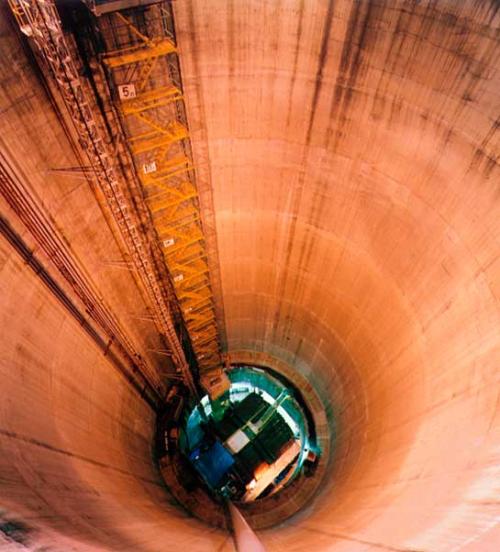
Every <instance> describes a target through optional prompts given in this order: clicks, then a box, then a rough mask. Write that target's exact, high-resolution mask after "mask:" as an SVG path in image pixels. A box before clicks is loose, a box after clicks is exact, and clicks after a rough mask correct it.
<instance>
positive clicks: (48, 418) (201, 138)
mask: <svg viewBox="0 0 500 552" xmlns="http://www.w3.org/2000/svg"><path fill="white" fill-rule="evenodd" d="M498 8H499V5H498V3H497V2H494V1H490V0H484V1H472V0H463V1H460V2H452V1H451V0H450V1H446V0H441V1H438V2H430V1H422V2H403V1H400V2H391V1H389V0H386V1H385V0H373V1H370V2H367V1H355V2H349V1H342V0H339V1H335V2H333V1H332V2H327V1H326V0H325V1H304V0H282V1H278V0H267V1H266V0H251V1H248V2H243V1H230V0H227V1H226V0H177V1H176V2H175V19H176V27H177V38H178V42H179V47H180V60H181V66H182V71H183V82H184V89H185V92H186V101H187V107H188V115H189V121H190V127H191V132H192V143H193V147H194V155H195V161H197V162H198V164H199V167H200V169H199V170H201V171H205V172H206V174H207V175H208V176H209V179H210V182H211V187H212V200H213V204H211V202H208V201H205V203H204V204H203V206H202V207H203V210H204V211H205V212H206V213H209V212H211V210H212V209H213V212H214V214H215V223H216V233H217V244H218V254H219V259H220V277H221V287H222V294H221V298H222V302H223V307H224V309H223V312H224V319H223V320H219V324H220V325H221V326H224V327H225V331H226V334H227V350H228V351H229V352H231V351H256V352H262V353H265V354H268V355H271V356H273V357H275V358H277V359H278V360H280V361H283V362H286V363H287V364H288V365H289V366H291V367H293V369H295V370H297V371H300V372H302V374H304V375H305V376H306V377H307V378H308V380H309V381H310V383H311V384H312V385H313V386H315V388H316V390H317V391H318V393H320V395H321V396H322V397H323V399H324V401H325V404H328V405H329V408H330V410H329V413H330V414H331V417H332V420H335V432H336V437H335V441H334V443H333V445H332V449H333V455H332V460H331V466H330V468H329V471H328V475H327V479H326V482H325V484H324V485H323V490H322V492H321V493H320V495H319V496H318V497H317V498H316V500H315V501H313V502H312V503H311V504H310V506H309V508H308V509H307V510H305V511H304V512H302V513H301V514H299V515H298V516H297V517H296V518H293V519H292V520H290V521H288V522H287V523H285V524H284V525H283V526H280V527H275V528H272V529H269V530H265V531H262V532H260V533H259V536H260V538H261V539H262V541H263V543H264V544H265V546H266V547H267V549H268V550H270V551H272V550H276V551H280V550H283V551H286V552H293V551H324V550H325V551H326V550H335V551H336V552H358V551H363V550H367V551H371V550H388V551H394V550H395V551H429V552H430V551H432V552H438V551H439V552H441V551H442V552H447V551H451V550H464V551H468V552H469V551H481V552H482V551H496V550H499V549H500V534H499V529H498V523H499V517H500V507H499V504H498V498H499V496H500V488H499V481H500V468H499V462H500V423H499V412H500V409H499V392H500V386H499V383H500V377H499V376H500V374H499V366H500V316H499V315H500V313H499V294H500V256H499V252H500V171H499V170H498V153H499V145H500V144H499V136H500V133H499V131H498V127H499V118H498V117H499V113H500V109H499V108H500V47H499V23H500V13H499V10H498ZM0 26H1V28H0V49H1V53H2V63H1V64H0V129H1V132H0V148H1V150H2V152H3V153H2V155H3V158H2V159H3V160H4V161H5V163H6V164H8V166H9V167H10V168H9V170H10V173H11V175H13V178H14V177H15V178H17V179H19V180H20V181H22V183H23V185H24V186H25V187H26V189H27V190H29V193H30V197H32V198H33V201H34V202H36V204H37V205H38V206H39V208H40V210H41V211H42V212H44V213H45V214H46V216H47V217H49V218H50V224H51V226H52V227H53V229H54V231H55V232H57V234H58V235H59V236H60V238H61V240H63V242H64V243H65V244H66V246H67V248H68V250H69V252H70V254H71V256H72V258H73V259H74V263H75V265H76V266H78V267H79V270H80V271H81V274H82V275H83V276H82V277H84V278H85V280H86V281H87V282H89V285H91V286H92V289H93V290H94V295H95V297H96V298H97V299H96V300H98V301H99V302H100V303H101V304H103V305H105V307H106V311H107V312H109V313H110V316H112V318H113V320H115V321H116V323H117V324H118V325H119V326H120V328H121V330H122V333H123V336H125V337H124V339H126V340H127V342H128V343H130V349H131V350H133V351H135V352H136V353H137V354H138V355H140V356H141V358H142V359H143V367H144V370H146V371H147V372H148V374H149V375H150V378H151V379H152V380H153V381H154V382H155V385H157V386H161V385H163V383H162V382H164V378H165V376H166V375H168V374H169V373H170V372H171V370H172V368H171V366H170V365H169V364H168V362H169V361H168V357H166V356H165V355H164V354H162V344H161V342H160V341H159V337H158V335H157V334H156V330H155V327H154V325H153V324H152V323H151V321H150V320H148V316H150V315H149V314H148V309H147V305H146V303H145V300H144V298H143V296H142V294H141V291H140V288H139V287H138V285H137V283H136V279H135V278H134V274H133V273H132V272H131V271H130V270H128V268H127V264H126V263H125V260H124V259H123V257H122V255H121V253H120V249H119V247H118V245H117V244H116V242H115V240H114V238H113V234H112V232H111V230H110V228H109V226H108V223H107V221H106V220H105V218H104V216H103V215H102V212H101V210H100V208H99V200H100V198H99V193H95V194H94V193H93V191H92V190H91V189H90V187H89V186H88V184H87V182H86V181H85V180H84V179H82V178H81V174H80V173H78V171H73V172H72V171H71V170H66V171H55V170H54V169H68V168H71V167H77V166H78V165H79V163H80V161H79V159H78V157H77V152H76V153H75V151H74V150H73V149H72V148H71V147H70V144H69V142H68V139H67V137H66V135H65V131H64V127H63V125H62V123H63V120H62V117H61V116H60V115H58V113H57V110H56V107H57V106H54V105H51V103H50V101H49V99H48V97H47V95H46V92H45V91H44V88H43V86H42V84H41V81H40V79H39V75H38V73H37V71H36V70H35V69H34V68H35V66H36V64H35V63H34V61H33V59H32V57H31V53H30V52H29V50H28V49H27V48H26V47H25V46H24V45H23V42H22V40H21V38H20V35H19V33H18V31H17V30H16V29H17V27H16V24H15V22H14V21H13V19H12V17H11V15H10V12H9V10H8V8H7V7H6V6H5V5H2V6H1V20H0ZM204 197H205V198H206V197H207V196H204ZM1 209H2V213H3V214H4V216H5V217H6V219H7V220H8V222H9V225H10V227H11V228H12V229H13V230H14V231H15V232H16V233H17V234H18V235H20V236H21V237H22V238H23V239H24V240H25V242H26V243H27V244H28V246H29V247H30V248H31V250H32V251H33V253H34V255H36V256H37V258H38V259H39V260H40V262H41V263H42V264H43V266H44V267H45V268H46V269H47V271H49V272H50V274H51V275H52V276H53V277H54V279H56V280H57V281H58V282H59V284H60V286H61V288H62V289H63V290H64V291H65V293H66V294H67V296H68V297H70V298H71V300H72V301H73V302H74V303H75V305H76V306H77V307H78V308H79V309H80V311H81V312H82V313H83V314H84V315H85V316H87V314H88V313H87V314H86V311H85V307H84V306H82V305H81V304H80V303H79V300H78V298H77V297H75V296H74V295H73V292H72V289H70V287H69V286H68V284H67V282H66V281H63V280H62V279H61V278H60V276H59V275H58V273H57V272H56V271H55V270H54V268H53V266H52V264H51V260H50V259H49V258H48V257H47V256H46V255H45V253H44V252H43V251H42V250H41V249H40V248H39V247H38V246H37V243H36V241H35V240H34V239H33V238H32V236H31V235H30V234H29V233H28V232H27V231H26V230H25V228H24V226H23V225H22V224H21V222H20V220H19V219H18V217H17V215H16V214H15V213H14V212H13V211H12V210H10V208H9V207H8V205H7V203H6V202H4V201H3V200H2V203H1ZM0 259H1V264H0V272H1V280H0V286H1V287H0V301H1V310H0V321H1V322H0V324H1V325H0V328H1V332H0V333H1V342H2V345H1V359H2V363H1V379H0V391H1V399H0V447H1V454H0V509H1V510H2V511H1V520H0V526H1V525H2V520H5V519H15V520H18V521H19V522H20V523H21V522H22V523H23V524H25V526H26V533H27V538H31V539H34V542H39V543H40V546H42V545H47V546H49V545H50V546H53V549H55V550H73V549H75V550H136V551H162V550H182V549H185V550H189V551H209V550H213V551H221V550H232V546H233V545H232V541H231V539H230V538H229V537H228V535H227V534H226V533H224V532H223V531H220V530H215V529H213V528H210V527H208V526H205V525H203V524H202V523H201V522H198V521H196V520H194V519H192V518H190V517H189V516H188V514H186V513H185V512H183V511H182V510H181V509H179V508H178V507H176V506H175V504H174V503H173V502H172V500H171V499H170V498H169V495H168V494H167V493H166V492H165V490H164V488H163V485H162V483H161V478H160V477H159V475H158V472H157V469H156V468H155V466H154V463H153V460H152V459H151V440H152V432H153V424H154V417H153V414H152V412H151V409H150V408H149V407H148V406H147V405H146V404H145V403H144V401H142V400H141V399H140V398H139V396H138V394H137V393H136V392H135V391H134V389H133V388H132V386H131V385H129V384H128V383H127V382H126V380H125V379H124V378H123V377H122V375H121V374H120V373H119V370H117V368H116V366H115V365H113V363H112V362H111V360H110V358H109V355H107V354H105V353H106V350H104V351H103V349H102V348H99V347H98V346H97V345H96V341H95V340H92V339H91V338H90V337H89V335H88V334H87V333H85V332H84V331H83V327H82V324H81V323H79V322H78V321H77V320H76V319H75V317H74V316H71V315H70V314H69V313H68V310H67V309H66V308H65V307H64V306H63V305H62V304H61V301H58V300H57V299H56V298H55V297H54V294H53V293H51V292H49V291H48V289H47V286H46V285H44V284H43V282H42V281H41V280H40V275H39V274H38V275H37V274H36V273H35V271H34V270H33V269H32V268H30V266H29V264H28V263H27V262H26V260H23V259H21V257H20V256H19V255H18V253H16V252H15V251H14V249H13V247H12V245H11V244H10V243H9V242H7V241H6V240H4V239H1V240H0ZM220 312H222V311H220ZM111 348H112V346H111ZM166 363H167V364H166ZM0 534H1V533H0ZM6 542H7V541H6ZM1 543H2V541H1V540H0V548H1V547H2V544H1ZM20 546H21V545H20ZM51 549H52V548H51Z"/></svg>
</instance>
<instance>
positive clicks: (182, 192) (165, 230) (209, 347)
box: [96, 2, 222, 379]
mask: <svg viewBox="0 0 500 552" xmlns="http://www.w3.org/2000/svg"><path fill="white" fill-rule="evenodd" d="M96 22H97V25H98V27H99V32H100V37H99V38H100V44H101V45H103V51H101V54H100V56H101V61H102V64H103V66H104V68H105V75H106V81H107V84H108V87H109V95H110V98H111V99H112V101H113V103H114V105H115V108H116V109H117V111H118V113H119V118H120V123H121V129H122V132H123V134H124V136H125V139H126V142H127V144H128V147H129V150H130V152H131V154H132V157H133V161H134V165H135V170H136V173H137V175H138V177H139V179H140V181H141V184H142V186H143V190H144V194H145V198H146V202H147V204H148V206H149V209H150V212H151V214H152V217H153V221H154V225H155V228H156V231H157V235H158V239H159V242H160V244H161V247H162V250H163V254H164V258H165V262H166V264H167V267H168V269H169V273H170V275H171V279H172V284H173V287H174V290H175V294H176V296H177V299H178V302H179V305H180V309H181V312H182V317H183V320H184V323H185V325H186V328H187V330H188V333H189V336H190V340H191V344H192V347H193V350H194V352H195V355H196V359H197V363H198V368H199V372H200V375H201V377H202V378H203V376H204V375H210V376H211V377H215V379H217V374H219V375H220V374H221V367H222V362H221V348H220V343H219V332H218V328H217V322H216V316H215V308H214V299H213V294H212V289H211V283H210V274H209V266H208V260H207V248H206V244H205V239H204V232H203V226H202V220H201V214H200V205H199V200H198V192H197V187H196V180H195V167H194V165H193V161H192V152H191V145H190V140H189V130H188V124H187V119H186V110H185V105H184V98H183V90H182V82H181V76H180V68H179V60H178V55H177V47H176V43H175V34H174V27H173V19H172V12H171V5H170V3H169V2H160V3H156V4H152V5H148V6H144V5H142V6H141V5H139V6H137V7H135V8H131V9H126V10H122V11H110V12H108V13H105V14H103V15H101V16H100V17H98V18H97V19H96Z"/></svg>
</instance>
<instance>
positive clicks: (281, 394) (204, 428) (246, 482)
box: [179, 366, 320, 503]
mask: <svg viewBox="0 0 500 552" xmlns="http://www.w3.org/2000/svg"><path fill="white" fill-rule="evenodd" d="M228 377H229V381H230V387H229V389H228V390H227V391H226V392H224V393H223V394H222V395H221V396H220V397H218V398H216V399H210V397H209V396H208V395H205V396H204V397H203V398H202V399H201V401H200V402H199V403H197V404H196V405H195V406H194V407H192V408H191V410H190V411H188V412H187V413H186V416H185V419H184V421H183V423H182V425H181V431H180V435H179V447H180V450H181V452H182V453H183V454H184V456H185V457H186V458H187V459H188V460H189V462H190V463H191V465H192V466H193V467H194V469H195V470H196V472H197V474H198V476H199V477H200V478H201V480H202V481H203V482H204V484H205V485H206V487H207V490H208V491H209V492H210V493H213V494H216V495H218V496H220V497H223V498H225V499H228V500H231V501H233V502H245V503H248V502H253V501H254V500H262V499H263V498H266V497H268V496H273V495H275V494H276V493H278V492H280V491H281V490H282V489H284V488H285V487H286V486H287V485H289V484H290V483H291V482H292V481H293V480H294V479H295V478H296V477H298V476H299V475H300V474H301V471H302V468H303V467H304V465H305V466H306V467H307V466H309V465H310V464H311V463H313V462H315V461H316V460H317V458H318V456H319V453H320V451H319V448H318V446H317V444H316V442H315V440H314V430H313V428H310V421H309V422H308V419H307V416H306V415H305V413H304V410H303V406H302V405H301V404H300V403H299V402H298V401H297V400H296V398H295V396H296V395H297V393H296V390H295V389H294V388H293V386H292V385H291V384H290V383H289V382H284V381H282V380H281V381H280V379H278V378H276V377H275V376H273V375H271V373H270V372H269V371H267V370H263V369H261V368H255V367H249V366H238V367H235V368H233V369H232V370H231V371H230V372H229V373H228ZM311 429H312V431H311Z"/></svg>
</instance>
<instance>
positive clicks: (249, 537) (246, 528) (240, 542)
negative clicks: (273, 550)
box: [228, 502, 266, 552]
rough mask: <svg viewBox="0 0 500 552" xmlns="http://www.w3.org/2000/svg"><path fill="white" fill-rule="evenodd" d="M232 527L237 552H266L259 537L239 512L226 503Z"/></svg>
mask: <svg viewBox="0 0 500 552" xmlns="http://www.w3.org/2000/svg"><path fill="white" fill-rule="evenodd" d="M228 508H229V513H230V514H231V524H232V527H233V538H234V543H235V545H236V550H237V551H238V552H266V549H265V548H264V545H263V544H262V543H261V542H260V539H259V537H258V536H257V535H256V534H255V533H254V531H253V530H252V528H251V527H250V525H248V523H247V522H246V520H245V518H244V517H243V515H242V514H241V512H240V511H239V510H238V508H236V506H235V505H234V504H233V503H232V502H229V503H228Z"/></svg>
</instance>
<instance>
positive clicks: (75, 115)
mask: <svg viewBox="0 0 500 552" xmlns="http://www.w3.org/2000/svg"><path fill="white" fill-rule="evenodd" d="M9 3H10V6H11V9H12V12H13V13H14V15H15V17H16V19H17V21H18V24H19V27H20V29H21V31H22V32H23V33H24V34H25V35H27V36H28V37H30V38H31V39H32V40H33V41H34V43H35V45H36V49H37V50H38V53H39V54H40V55H41V56H42V58H43V59H44V60H45V63H46V64H47V65H48V67H49V69H50V71H51V73H52V74H53V77H54V79H55V81H56V83H57V85H58V89H59V91H60V93H61V95H62V98H63V100H64V102H65V105H66V107H67V109H68V111H69V114H70V116H71V119H72V121H73V124H74V126H75V129H76V131H77V133H78V138H79V141H80V145H81V147H82V149H83V150H84V151H85V152H86V154H87V156H88V157H89V160H90V163H91V166H92V168H93V171H94V174H95V176H96V178H97V181H98V183H99V186H100V189H101V190H102V192H103V194H104V196H105V199H106V201H107V204H108V207H109V209H110V211H111V213H112V215H113V218H114V220H115V222H116V223H117V226H118V228H119V230H120V233H121V236H122V237H123V239H124V241H125V243H126V245H127V248H128V251H129V253H130V255H131V257H132V260H133V263H134V266H135V268H136V270H137V273H138V274H139V275H140V277H141V280H142V282H143V284H144V287H145V289H146V291H147V293H148V296H149V299H150V303H151V305H152V307H153V312H154V313H155V319H156V323H157V324H158V327H159V329H160V332H161V333H163V334H164V335H165V337H166V339H167V342H168V345H169V347H170V349H171V352H172V359H173V362H174V364H175V366H176V368H177V369H178V370H179V371H180V372H181V373H182V376H183V378H184V381H185V383H186V384H187V385H188V387H189V388H190V389H191V391H192V392H193V393H195V394H196V386H195V383H194V381H193V377H192V374H191V371H190V367H189V365H188V363H187V361H186V358H185V355H184V351H183V348H182V346H181V343H180V340H179V337H178V336H177V333H176V331H175V327H174V324H173V321H172V317H171V310H170V307H169V297H168V289H167V288H166V287H165V282H164V281H163V280H162V277H161V273H160V271H159V268H158V266H157V262H156V259H155V258H154V256H153V255H152V253H151V252H152V250H153V247H152V244H151V243H150V242H149V240H148V234H147V233H146V232H144V231H142V228H143V222H142V221H141V218H140V215H139V214H138V211H137V207H136V206H135V205H134V203H133V201H132V199H131V197H130V193H129V188H128V186H127V182H126V180H125V177H124V174H123V173H122V172H121V171H120V169H119V168H118V167H117V166H116V160H115V151H114V150H113V149H112V147H111V146H110V145H109V144H108V142H107V140H106V134H105V132H104V131H103V130H101V128H100V127H99V125H98V123H97V120H96V118H95V117H94V114H93V108H92V106H93V102H92V96H91V93H90V92H89V91H87V89H86V88H85V86H84V84H83V82H82V80H81V79H80V76H79V72H78V66H77V63H76V61H75V59H74V57H73V53H72V50H71V48H70V47H69V46H68V43H67V41H66V38H65V36H64V34H63V31H62V27H61V21H60V18H59V14H58V12H57V9H56V7H55V4H54V1H53V0H9ZM143 39H144V40H145V41H146V42H144V40H142V39H141V41H142V42H144V44H145V46H143V45H142V44H137V45H135V46H132V47H131V48H128V49H125V48H122V47H120V51H119V52H115V53H112V54H111V55H110V56H109V57H108V62H109V67H110V68H111V67H112V66H113V65H115V67H116V68H117V69H119V68H121V67H128V66H130V65H131V64H132V65H138V64H139V65H141V70H142V71H144V72H143V73H142V77H141V78H142V80H141V82H144V81H145V79H146V78H147V77H148V74H149V73H150V72H151V70H152V67H154V65H155V64H156V63H157V61H158V59H160V58H161V57H163V56H165V55H167V52H169V51H171V50H172V48H173V46H172V44H171V43H168V42H167V41H166V40H161V41H151V40H149V39H146V37H145V36H144V37H143ZM144 92H146V90H145V89H144ZM153 96H154V97H153ZM165 97H166V96H165V94H163V95H162V94H158V95H151V94H150V95H149V96H147V95H146V96H143V97H141V96H140V95H139V98H136V100H137V101H135V102H134V103H132V104H129V106H130V108H131V109H132V110H133V111H135V110H136V109H139V111H137V115H141V114H143V113H145V112H149V110H147V109H143V108H144V107H145V106H147V105H151V104H152V103H153V104H155V105H156V104H160V105H161V104H162V102H164V101H165ZM134 106H135V107H134ZM135 116H136V115H134V117H135ZM143 125H145V126H146V127H147V128H146V130H145V132H146V133H149V134H150V135H151V140H153V139H154V138H157V139H158V138H160V137H161V140H160V142H161V146H160V145H158V148H159V149H161V151H162V152H164V153H163V154H162V155H161V157H159V158H158V163H159V166H160V167H163V166H164V165H163V157H165V155H166V153H167V152H168V151H169V149H170V147H171V145H173V144H175V143H177V142H178V141H179V140H181V138H180V137H179V136H181V135H183V132H184V130H182V131H181V129H180V127H179V125H177V124H175V125H174V124H164V123H162V122H161V123H160V127H161V130H159V129H158V128H154V127H153V126H152V125H149V124H148V123H146V122H143ZM153 137H154V138H153ZM147 140H148V139H147V138H145V137H144V136H143V137H142V138H138V139H137V141H136V144H135V145H136V150H137V151H138V152H139V151H140V152H142V153H136V155H142V154H150V153H151V152H152V151H156V147H155V148H152V149H144V148H145V147H146V148H147V146H146V144H147V143H148V141H147ZM151 143H152V142H150V144H151ZM158 144H159V142H158ZM133 149H134V148H132V150H133ZM173 170H176V169H173ZM177 174H180V173H177Z"/></svg>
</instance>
